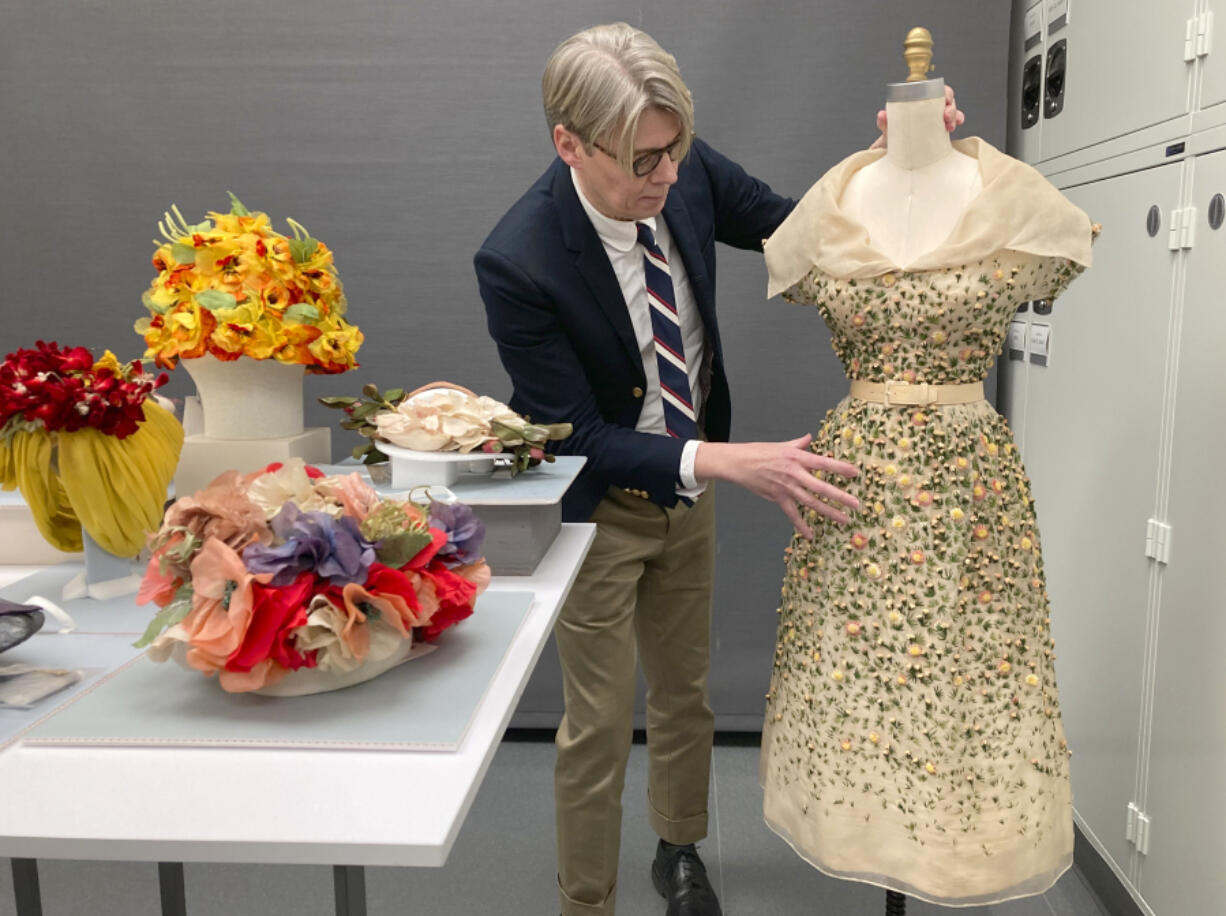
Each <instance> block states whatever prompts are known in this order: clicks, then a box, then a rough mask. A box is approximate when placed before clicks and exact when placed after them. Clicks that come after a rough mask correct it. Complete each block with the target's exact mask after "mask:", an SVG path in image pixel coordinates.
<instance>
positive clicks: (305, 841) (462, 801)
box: [0, 524, 595, 916]
mask: <svg viewBox="0 0 1226 916" xmlns="http://www.w3.org/2000/svg"><path fill="white" fill-rule="evenodd" d="M594 536H595V526H594V525H590V524H580V525H574V524H567V525H563V526H562V529H561V532H560V533H559V535H558V537H557V539H556V541H555V542H554V544H553V546H552V547H551V548H550V550H549V552H548V553H547V554H546V555H545V557H544V559H542V561H541V563H540V565H539V566H538V567H537V569H536V572H535V574H534V575H531V576H515V577H495V578H494V580H493V582H492V584H491V585H490V589H491V590H514V591H525V590H526V591H531V592H533V594H534V601H533V604H532V607H531V609H530V610H529V611H528V615H527V617H526V618H525V620H524V623H523V625H522V626H521V627H520V628H519V630H518V632H517V633H516V635H515V637H514V639H513V640H512V642H511V644H510V647H509V648H508V650H507V653H506V656H505V657H504V659H503V661H502V663H501V665H500V666H499V667H498V668H497V670H496V671H495V673H494V676H493V678H492V680H491V681H490V684H489V687H488V689H487V690H486V691H485V694H484V697H483V698H482V700H481V701H480V703H479V705H478V707H477V709H476V712H475V713H474V716H473V719H472V721H471V724H470V726H469V729H468V731H467V733H466V735H465V736H464V739H463V741H462V742H461V744H460V745H459V747H458V749H457V750H455V751H447V752H440V751H413V752H408V751H386V750H378V751H366V750H362V751H353V750H297V749H280V748H278V749H249V748H238V749H236V748H225V747H222V748H191V747H174V748H156V747H148V748H145V747H115V748H112V747H98V746H92V747H45V746H31V745H25V744H23V743H22V742H21V741H20V740H18V741H16V742H14V743H13V744H10V745H9V746H8V747H7V748H6V749H4V750H0V786H6V787H14V786H20V791H10V790H6V791H5V792H4V796H5V798H4V804H3V805H0V856H9V857H12V858H13V859H14V860H17V861H15V863H14V877H15V881H16V882H17V883H18V884H21V883H26V884H27V885H28V881H29V878H30V871H29V870H30V869H31V868H32V864H33V863H32V862H31V861H30V860H36V859H39V858H55V859H109V860H138V861H150V862H155V861H156V862H162V863H167V862H170V863H181V862H252V863H293V864H315V865H333V866H341V867H338V868H337V869H336V878H337V912H338V913H349V914H356V913H362V912H364V911H365V902H364V893H363V892H362V890H361V888H362V883H361V882H362V872H361V870H360V868H358V869H353V868H345V867H344V866H365V865H394V866H395V865H399V866H406V865H415V866H441V865H443V864H444V863H445V862H446V860H447V856H448V854H449V852H450V851H451V848H452V845H453V844H454V843H455V839H456V835H457V833H458V831H459V829H460V825H461V824H462V823H463V821H464V817H465V815H466V814H467V812H468V809H469V806H470V805H471V804H472V801H473V798H474V797H475V796H476V793H477V789H478V787H479V786H480V784H481V780H482V778H483V777H484V775H485V773H486V770H487V769H488V767H489V764H490V761H491V760H492V759H493V756H494V751H495V749H496V748H497V747H498V743H499V740H500V739H501V737H502V734H503V732H504V730H505V729H506V726H507V723H508V722H509V721H510V718H511V714H512V712H513V711H514V709H515V705H516V703H517V702H518V700H519V696H520V694H521V692H522V691H523V688H524V685H525V683H526V682H527V680H528V676H529V675H530V674H531V672H532V669H533V667H534V666H535V664H536V661H537V658H538V657H539V656H540V653H541V649H542V647H543V646H544V644H545V641H546V639H547V637H548V636H549V633H550V631H551V629H552V627H553V623H554V621H555V619H556V618H557V615H558V612H559V610H560V609H561V606H562V602H563V601H564V600H565V598H566V595H567V593H568V592H569V590H570V586H571V584H572V582H573V581H574V578H575V574H576V572H577V570H578V568H579V565H580V564H581V562H582V561H583V558H584V556H585V555H586V554H587V550H588V547H589V546H590V545H591V542H592V538H593V537H594ZM29 572H31V568H29V567H25V568H16V567H2V566H0V585H4V584H7V583H9V582H12V581H14V580H16V579H18V578H20V576H22V575H25V574H28V573H29ZM49 597H50V596H49ZM148 618H149V613H148V609H145V608H141V609H138V618H137V620H136V621H134V623H136V624H138V625H134V626H133V628H132V629H133V630H140V629H143V626H144V623H145V622H146V621H147V620H148ZM476 621H477V618H474V623H475V622H476ZM47 629H48V630H51V631H52V632H53V629H54V628H53V626H52V624H51V622H50V621H48V627H47ZM76 638H78V637H76V636H73V635H68V636H57V635H41V634H40V635H37V636H35V637H33V639H34V640H38V641H40V648H41V646H42V641H46V640H55V639H65V640H71V639H76ZM88 638H90V639H100V638H110V639H115V640H125V641H126V642H128V643H130V642H132V641H133V637H132V636H130V635H123V636H120V635H116V636H113V637H101V636H90V637H88ZM178 674H179V672H172V671H167V675H168V676H177V675H178ZM59 702H60V701H58V700H57V699H55V698H50V699H48V700H46V701H44V702H43V704H42V705H41V706H40V707H39V710H40V711H42V710H46V711H48V712H49V711H50V710H51V709H53V708H54V707H55V706H56V705H57V704H58V703H59ZM395 712H396V711H395V710H394V709H390V710H388V713H387V714H388V715H395ZM19 867H20V869H24V870H25V871H20V870H19ZM173 869H174V866H173V865H171V866H169V867H166V866H164V868H163V873H162V877H163V881H164V883H163V908H164V911H166V912H179V911H181V910H180V907H181V902H180V903H179V904H176V903H175V901H174V900H173V899H170V900H169V901H168V894H167V883H166V882H169V883H170V884H171V885H172V888H171V891H172V893H170V894H169V896H170V897H171V898H174V897H175V896H176V894H175V893H173V891H174V890H175V889H174V887H173V885H174V882H175V880H176V875H175V873H174V871H173ZM177 880H178V896H179V897H180V899H181V893H182V891H181V871H180V872H179V874H178V876H177ZM27 893H28V886H27ZM474 903H475V902H474ZM18 914H19V916H22V888H21V887H18Z"/></svg>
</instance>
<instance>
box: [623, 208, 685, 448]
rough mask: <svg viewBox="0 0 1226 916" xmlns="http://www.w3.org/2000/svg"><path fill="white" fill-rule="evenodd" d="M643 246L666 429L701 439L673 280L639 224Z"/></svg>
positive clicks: (679, 436)
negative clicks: (674, 295)
mask: <svg viewBox="0 0 1226 916" xmlns="http://www.w3.org/2000/svg"><path fill="white" fill-rule="evenodd" d="M636 225H637V226H638V232H639V244H640V245H642V246H643V248H644V250H645V254H644V256H643V270H644V273H645V278H646V281H647V304H648V305H649V306H650V309H649V310H650V312H651V333H652V336H653V337H654V338H655V347H656V366H657V368H658V369H659V372H660V396H661V397H662V398H663V400H664V425H665V427H666V428H667V429H668V434H669V435H670V436H673V437H675V438H677V439H697V438H698V424H697V423H696V421H695V418H694V398H693V396H692V395H691V394H690V376H689V372H688V371H687V370H686V366H685V344H684V343H683V342H682V340H681V318H680V317H679V316H678V314H677V304H676V300H675V299H674V297H673V279H672V275H671V273H670V272H669V269H668V260H667V259H666V258H665V257H664V252H662V251H661V250H660V248H659V246H658V245H656V239H655V236H654V235H652V232H651V229H650V228H648V227H647V226H646V225H645V224H644V223H636Z"/></svg>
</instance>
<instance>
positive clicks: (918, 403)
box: [851, 380, 983, 407]
mask: <svg viewBox="0 0 1226 916" xmlns="http://www.w3.org/2000/svg"><path fill="white" fill-rule="evenodd" d="M851 396H852V397H853V398H855V399H856V400H858V401H872V402H873V403H875V404H884V405H885V406H887V407H889V406H890V405H892V404H900V405H904V406H907V407H926V406H927V405H929V404H972V403H974V402H975V401H982V400H983V382H968V383H967V384H964V385H929V384H928V383H927V382H920V383H918V384H911V383H910V382H901V381H894V380H890V381H888V382H862V381H859V380H853V381H852V383H851Z"/></svg>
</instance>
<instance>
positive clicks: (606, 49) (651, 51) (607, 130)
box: [541, 22, 694, 173]
mask: <svg viewBox="0 0 1226 916" xmlns="http://www.w3.org/2000/svg"><path fill="white" fill-rule="evenodd" d="M541 95H542V96H543V98H544V102H545V118H546V119H547V120H548V122H549V130H550V132H552V131H553V129H554V126H555V125H558V124H561V125H562V126H563V127H565V128H566V129H567V130H569V131H570V132H571V133H573V134H575V135H576V136H577V137H579V139H581V140H582V141H583V143H584V145H585V146H590V145H591V144H592V143H594V142H597V141H604V142H605V143H609V144H612V147H613V148H612V149H611V150H609V151H610V152H611V153H612V154H613V155H614V156H615V158H616V159H617V161H618V163H619V164H620V165H621V167H622V168H623V169H625V170H626V171H627V172H630V173H633V167H632V162H633V160H634V136H635V133H636V131H637V130H638V123H639V117H640V116H641V115H642V113H643V112H644V111H645V110H647V109H648V108H660V109H663V110H664V111H667V112H669V113H670V114H672V115H674V116H675V117H676V118H677V120H678V121H679V122H680V124H681V143H680V145H679V146H678V149H677V152H676V153H675V154H674V155H675V158H676V159H677V160H680V159H682V158H684V157H685V154H686V153H687V152H689V149H690V140H691V139H692V138H693V135H694V101H693V99H692V97H691V96H690V90H689V89H688V88H686V85H685V83H684V82H682V80H681V72H680V71H679V70H678V69H677V61H676V59H675V58H674V57H673V56H672V55H671V54H669V53H668V52H667V51H665V50H664V49H663V48H661V47H660V45H659V44H657V43H656V40H655V39H654V38H652V37H651V36H650V35H648V34H647V33H646V32H644V31H641V30H640V29H636V28H634V27H633V26H629V25H627V24H626V23H624V22H615V23H612V24H611V25H598V26H593V27H592V28H590V29H584V30H583V31H582V32H579V33H578V34H576V35H572V36H571V37H570V38H568V39H566V40H565V41H564V42H562V43H561V44H560V45H558V46H557V48H555V49H554V52H553V54H551V55H550V56H549V62H548V63H547V64H546V65H545V75H544V76H543V77H542V78H541ZM606 148H607V147H606Z"/></svg>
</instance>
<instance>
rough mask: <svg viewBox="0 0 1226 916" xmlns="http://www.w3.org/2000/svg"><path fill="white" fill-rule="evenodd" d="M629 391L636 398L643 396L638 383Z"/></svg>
mask: <svg viewBox="0 0 1226 916" xmlns="http://www.w3.org/2000/svg"><path fill="white" fill-rule="evenodd" d="M630 393H631V394H633V395H634V396H635V397H636V398H641V397H642V396H643V389H642V388H640V387H639V386H638V385H635V386H634V390H633V391H631V392H630Z"/></svg>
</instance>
